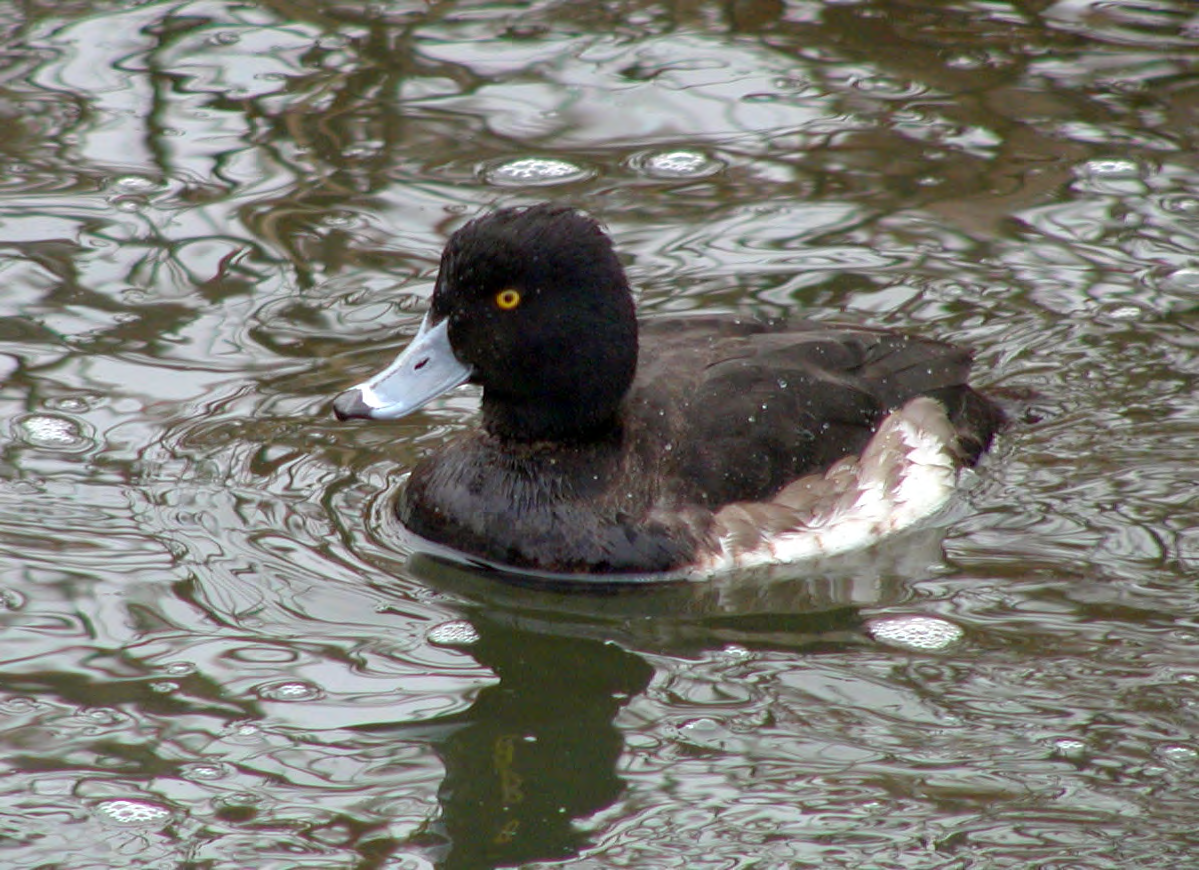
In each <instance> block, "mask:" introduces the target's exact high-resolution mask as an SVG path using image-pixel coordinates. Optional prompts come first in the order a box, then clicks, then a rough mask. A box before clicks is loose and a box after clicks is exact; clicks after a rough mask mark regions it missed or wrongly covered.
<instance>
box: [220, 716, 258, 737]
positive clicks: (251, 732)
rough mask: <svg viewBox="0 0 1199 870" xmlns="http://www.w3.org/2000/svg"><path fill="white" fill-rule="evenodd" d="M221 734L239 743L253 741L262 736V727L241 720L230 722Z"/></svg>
mask: <svg viewBox="0 0 1199 870" xmlns="http://www.w3.org/2000/svg"><path fill="white" fill-rule="evenodd" d="M222 734H223V735H224V736H226V737H229V738H232V739H234V740H239V741H249V740H255V739H257V738H259V737H261V736H262V725H261V724H260V723H258V722H250V721H248V720H244V719H243V720H242V721H240V722H231V723H230V724H229V725H228V726H227V727H226V728H225V729H224V731H223V732H222Z"/></svg>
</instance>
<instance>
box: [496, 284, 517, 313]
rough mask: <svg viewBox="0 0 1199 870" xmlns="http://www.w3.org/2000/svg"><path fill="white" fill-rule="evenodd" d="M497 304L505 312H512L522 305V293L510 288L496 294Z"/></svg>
mask: <svg viewBox="0 0 1199 870" xmlns="http://www.w3.org/2000/svg"><path fill="white" fill-rule="evenodd" d="M495 304H496V305H498V306H499V307H500V308H502V309H503V310H504V311H511V310H512V309H513V308H515V307H516V306H517V305H520V291H519V290H513V289H512V288H508V289H507V290H501V291H500V292H499V293H496V294H495Z"/></svg>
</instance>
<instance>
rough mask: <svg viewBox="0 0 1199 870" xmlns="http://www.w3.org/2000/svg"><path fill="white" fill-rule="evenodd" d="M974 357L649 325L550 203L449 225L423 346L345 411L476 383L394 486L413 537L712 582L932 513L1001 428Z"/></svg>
mask: <svg viewBox="0 0 1199 870" xmlns="http://www.w3.org/2000/svg"><path fill="white" fill-rule="evenodd" d="M969 369H970V354H969V353H968V352H967V351H965V350H962V349H960V348H956V347H953V346H950V345H948V344H943V343H941V342H937V341H931V340H928V339H923V338H916V337H911V336H907V335H901V334H897V333H894V332H889V331H884V330H878V329H870V328H865V327H857V326H842V325H831V324H826V323H817V322H811V321H802V322H796V323H790V324H768V323H762V322H756V321H752V320H747V319H741V318H736V317H725V316H693V317H675V318H662V319H647V320H645V321H642V322H640V323H639V322H638V320H637V317H636V314H635V311H634V305H633V297H632V294H631V292H630V290H629V284H628V281H627V279H626V278H625V273H624V269H623V268H622V267H621V264H620V262H619V260H618V259H617V255H616V253H615V251H614V249H613V246H612V243H611V241H610V239H609V238H608V236H607V235H606V234H605V232H604V231H603V229H602V228H601V227H600V225H599V224H598V223H597V222H596V221H595V220H594V219H592V218H591V217H589V216H587V215H585V214H583V213H581V212H578V211H576V210H574V209H571V208H567V207H562V206H558V205H553V204H543V205H536V206H530V207H525V208H508V209H502V210H499V211H496V212H493V213H491V214H488V215H486V216H483V217H480V218H477V219H475V220H472V221H471V222H469V223H467V224H466V225H465V226H463V227H462V228H461V229H459V230H458V231H457V232H455V233H454V234H453V235H452V236H451V237H450V239H449V242H448V243H447V245H446V248H445V251H444V253H443V255H442V258H441V267H440V271H439V273H438V276H437V281H436V284H435V286H434V290H433V298H432V304H431V306H430V309H429V312H428V314H427V315H426V316H425V318H424V320H423V322H422V323H421V326H420V329H419V331H418V333H417V335H416V337H415V338H414V339H413V340H412V343H411V344H409V345H408V347H407V348H406V349H405V350H404V351H403V352H402V353H401V354H400V355H399V357H398V358H397V359H396V360H395V362H394V363H392V365H391V366H389V367H388V368H387V369H386V370H384V371H383V372H381V373H380V374H378V375H376V376H375V377H373V378H371V379H370V380H368V381H366V382H364V383H362V384H359V385H358V386H356V387H353V388H352V389H350V390H347V391H346V392H344V393H342V394H341V395H339V396H338V397H337V398H336V399H335V400H334V411H335V413H336V415H337V416H338V418H339V419H343V420H345V419H349V418H366V419H373V420H393V419H396V418H398V417H402V416H404V415H406V414H409V413H411V412H413V411H415V410H416V409H418V408H420V407H421V406H423V405H424V404H426V403H427V402H429V401H430V400H432V399H434V398H435V397H437V396H439V395H441V394H442V393H445V392H446V391H448V390H451V389H453V388H454V387H457V386H459V385H460V384H464V383H468V382H469V383H473V384H478V385H479V386H481V387H482V388H483V395H482V425H481V426H480V427H479V428H476V429H472V430H469V431H466V432H464V433H462V434H460V435H458V436H457V437H456V438H453V439H452V440H450V441H449V442H448V443H446V444H445V445H443V446H442V447H441V448H440V449H438V450H437V451H435V452H434V453H432V454H431V455H430V456H428V457H426V458H424V459H423V460H421V461H420V462H418V463H417V465H416V466H415V468H413V470H412V473H411V475H410V477H409V479H408V481H407V484H406V486H405V487H404V488H403V490H402V491H401V493H400V495H399V498H398V501H397V503H396V512H397V514H398V516H399V519H400V521H401V522H402V523H403V524H404V525H405V526H406V527H407V528H408V529H409V530H411V531H412V532H414V533H416V534H417V535H418V536H420V537H423V538H426V539H429V540H431V541H435V542H437V543H439V544H443V545H447V546H449V547H451V548H453V549H455V550H457V551H461V552H463V553H465V554H468V555H469V556H472V557H475V558H478V559H481V560H484V561H487V562H491V563H498V564H499V565H502V566H507V567H510V568H516V569H530V570H536V571H547V572H554V573H567V574H574V573H577V574H587V575H592V574H604V575H608V574H653V573H658V572H676V573H683V574H692V575H703V574H712V573H716V572H720V571H724V570H727V569H731V568H736V567H739V566H749V565H756V564H763V563H773V562H786V561H794V560H801V559H807V558H812V557H818V556H822V555H831V554H833V553H838V552H842V551H845V550H850V549H855V548H858V547H862V546H865V545H868V544H870V543H871V542H873V541H874V540H877V539H878V538H880V537H882V536H883V535H886V534H888V533H891V532H895V531H898V530H899V529H902V528H905V527H907V526H910V525H912V524H914V523H916V522H917V521H918V520H920V519H921V518H923V517H926V516H928V515H929V514H930V513H933V512H935V511H936V510H937V508H939V507H940V506H941V505H942V504H943V503H944V502H945V501H946V500H947V498H948V496H949V495H950V493H951V492H952V490H953V487H954V484H955V481H956V477H957V473H958V471H959V469H961V468H962V467H963V466H966V465H971V464H973V463H974V462H975V461H976V460H977V459H978V457H979V455H980V454H981V453H982V452H983V451H984V450H986V449H987V447H988V446H989V444H990V442H991V439H992V436H993V435H994V433H995V432H996V431H997V429H998V428H999V427H1000V426H1001V425H1002V422H1003V414H1002V412H1001V411H1000V410H999V409H998V408H997V407H996V406H995V405H994V404H993V403H992V402H990V401H989V400H988V399H986V398H984V397H983V396H982V395H980V394H979V393H977V392H975V391H974V390H972V389H971V388H970V387H969V386H968V384H967V381H966V379H967V376H968V373H969Z"/></svg>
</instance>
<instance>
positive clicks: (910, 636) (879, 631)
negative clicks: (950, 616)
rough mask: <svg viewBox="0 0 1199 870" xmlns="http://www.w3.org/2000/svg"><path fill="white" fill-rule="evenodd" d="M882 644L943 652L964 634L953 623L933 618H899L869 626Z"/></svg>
mask: <svg viewBox="0 0 1199 870" xmlns="http://www.w3.org/2000/svg"><path fill="white" fill-rule="evenodd" d="M869 629H870V634H871V636H873V637H874V639H875V640H877V641H879V642H880V643H887V644H891V645H892V646H901V647H905V648H907V649H913V650H942V649H945V648H946V647H949V646H951V645H952V644H954V643H957V642H958V641H959V640H961V639H962V635H963V632H962V630H961V629H960V628H958V627H957V626H956V625H954V624H953V623H952V622H946V621H945V620H943V619H935V618H933V617H931V616H897V617H895V618H893V619H880V620H877V621H875V622H872V623H871V624H870V626H869Z"/></svg>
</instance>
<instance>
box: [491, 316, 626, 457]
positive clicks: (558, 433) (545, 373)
mask: <svg viewBox="0 0 1199 870" xmlns="http://www.w3.org/2000/svg"><path fill="white" fill-rule="evenodd" d="M630 314H631V311H630ZM599 335H602V336H603V338H599V336H596V337H593V338H590V339H589V340H583V341H579V342H577V343H575V345H573V346H571V347H562V348H559V349H556V350H555V351H554V352H545V353H544V355H542V354H538V356H540V357H541V360H540V364H539V365H538V366H537V367H536V373H535V374H534V373H533V372H530V373H529V374H528V375H527V376H520V377H512V378H510V379H509V380H508V381H506V382H503V383H499V384H497V383H485V384H484V385H483V428H485V429H486V430H487V431H488V432H489V433H491V434H492V435H494V436H495V437H497V438H501V439H505V440H509V441H523V442H531V441H563V442H586V441H594V440H603V439H605V438H607V437H608V436H609V435H610V434H611V433H612V432H613V431H615V430H617V429H619V425H620V410H621V407H622V405H623V402H624V397H625V394H626V393H628V391H629V387H630V386H632V383H633V377H634V375H635V374H636V371H637V325H636V321H635V320H634V319H633V318H632V317H631V316H630V317H629V318H627V320H625V322H624V323H622V324H621V326H620V333H619V334H614V332H613V331H612V330H609V331H607V332H601V333H600V334H599ZM543 351H544V349H543ZM547 360H552V361H553V362H552V364H547Z"/></svg>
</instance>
